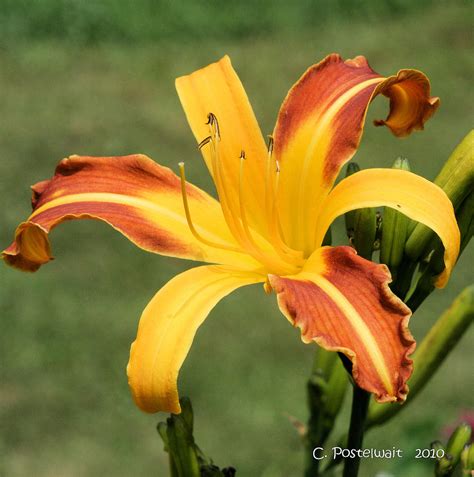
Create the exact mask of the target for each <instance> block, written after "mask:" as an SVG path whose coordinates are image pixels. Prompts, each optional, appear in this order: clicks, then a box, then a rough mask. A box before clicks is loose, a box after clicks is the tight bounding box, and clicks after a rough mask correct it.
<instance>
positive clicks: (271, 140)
mask: <svg viewBox="0 0 474 477" xmlns="http://www.w3.org/2000/svg"><path fill="white" fill-rule="evenodd" d="M267 137H268V146H267V149H268V155H269V156H271V155H272V154H273V136H270V135H268V136H267Z"/></svg>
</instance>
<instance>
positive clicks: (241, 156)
mask: <svg viewBox="0 0 474 477" xmlns="http://www.w3.org/2000/svg"><path fill="white" fill-rule="evenodd" d="M240 159H244V160H245V159H247V158H246V157H245V151H244V150H243V149H242V150H241V151H240Z"/></svg>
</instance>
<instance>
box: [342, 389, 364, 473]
mask: <svg viewBox="0 0 474 477" xmlns="http://www.w3.org/2000/svg"><path fill="white" fill-rule="evenodd" d="M369 401H370V394H369V393H368V392H367V391H364V390H363V389H361V388H359V386H356V385H354V394H353V397H352V414H351V424H350V427H349V437H348V439H347V448H348V449H361V448H362V441H363V439H364V429H365V419H366V417H367V410H368V408H369ZM359 464H360V457H358V456H356V457H354V458H353V459H351V458H347V459H346V460H345V462H344V472H343V474H342V475H343V477H357V474H358V472H359Z"/></svg>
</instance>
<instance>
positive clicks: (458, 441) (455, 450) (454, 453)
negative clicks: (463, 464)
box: [446, 422, 472, 469]
mask: <svg viewBox="0 0 474 477" xmlns="http://www.w3.org/2000/svg"><path fill="white" fill-rule="evenodd" d="M471 434H472V429H471V426H470V425H469V424H466V423H464V422H463V423H462V424H460V425H459V426H458V427H457V428H456V429H455V430H454V432H453V433H452V434H451V437H450V438H449V441H448V444H447V445H446V452H447V453H448V454H449V455H450V456H451V464H452V468H453V469H454V468H455V467H456V465H457V464H458V462H459V460H460V459H461V452H462V451H463V450H464V447H465V446H466V445H467V444H469V442H470V440H471Z"/></svg>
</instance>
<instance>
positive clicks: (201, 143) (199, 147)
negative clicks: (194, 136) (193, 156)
mask: <svg viewBox="0 0 474 477" xmlns="http://www.w3.org/2000/svg"><path fill="white" fill-rule="evenodd" d="M211 141H212V138H211V136H207V137H205V138H204V139H203V140H202V141H201V142H200V143H199V144H198V149H202V148H203V147H204V146H205V145H206V144H209V143H210V142H211Z"/></svg>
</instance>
